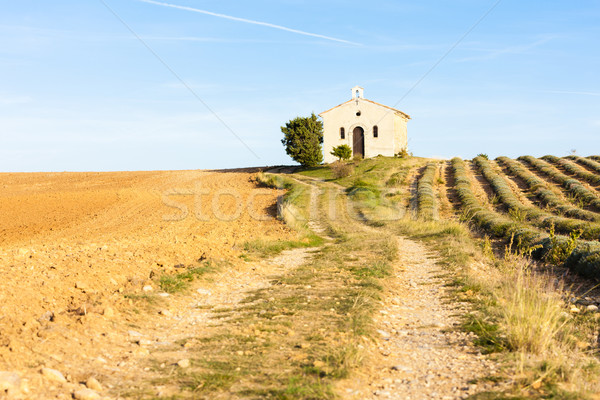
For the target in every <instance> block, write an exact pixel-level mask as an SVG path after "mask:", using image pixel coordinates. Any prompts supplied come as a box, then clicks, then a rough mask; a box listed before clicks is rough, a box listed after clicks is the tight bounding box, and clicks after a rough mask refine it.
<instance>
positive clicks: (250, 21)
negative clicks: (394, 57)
mask: <svg viewBox="0 0 600 400" xmlns="http://www.w3.org/2000/svg"><path fill="white" fill-rule="evenodd" d="M139 1H141V2H143V3H148V4H155V5H158V6H163V7H170V8H177V9H179V10H185V11H191V12H196V13H200V14H206V15H211V16H213V17H217V18H223V19H229V20H232V21H237V22H244V23H246V24H252V25H260V26H266V27H268V28H273V29H279V30H282V31H286V32H291V33H296V34H298V35H304V36H312V37H316V38H319V39H325V40H331V41H333V42H339V43H345V44H351V45H355V46H356V45H359V44H358V43H355V42H351V41H349V40H345V39H338V38H335V37H331V36H325V35H321V34H318V33H311V32H306V31H301V30H299V29H293V28H288V27H285V26H282V25H276V24H271V23H269V22H261V21H255V20H252V19H246V18H239V17H234V16H231V15H226V14H219V13H214V12H212V11H206V10H201V9H199V8H192V7H185V6H179V5H176V4H170V3H162V2H159V1H154V0H139Z"/></svg>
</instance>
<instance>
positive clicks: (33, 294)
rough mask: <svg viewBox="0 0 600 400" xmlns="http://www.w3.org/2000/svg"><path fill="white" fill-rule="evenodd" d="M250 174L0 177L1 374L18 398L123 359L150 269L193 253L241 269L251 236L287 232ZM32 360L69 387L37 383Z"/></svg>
mask: <svg viewBox="0 0 600 400" xmlns="http://www.w3.org/2000/svg"><path fill="white" fill-rule="evenodd" d="M251 178H252V173H250V172H241V171H227V172H210V171H162V172H161V171H155V172H115V173H36V174H0V187H2V191H1V192H0V210H1V211H2V212H1V213H0V276H1V282H2V287H1V291H0V371H13V372H17V373H18V374H19V375H20V376H21V377H22V378H24V383H23V387H24V388H25V394H24V395H23V396H25V398H57V397H58V398H60V397H65V396H66V397H68V398H70V396H71V394H70V392H69V390H73V389H76V387H77V385H78V384H79V382H81V381H82V380H85V379H87V377H89V376H87V375H85V374H90V373H89V372H86V370H85V369H84V368H82V367H83V366H84V365H87V364H89V363H91V362H92V361H94V362H98V363H99V364H98V368H100V367H102V368H105V369H106V368H108V369H110V368H113V369H115V368H118V367H117V364H115V365H112V364H111V359H110V358H114V362H115V363H127V362H131V361H130V360H129V359H130V358H131V357H135V356H136V354H137V353H136V351H137V352H143V351H140V350H139V349H138V348H137V347H134V346H137V345H135V344H134V343H132V342H131V341H129V340H126V339H124V338H126V337H127V336H126V335H127V334H130V333H131V332H129V331H128V329H129V330H131V329H137V328H136V327H137V326H140V324H143V323H144V321H141V317H140V315H138V314H136V307H138V305H137V303H134V301H132V300H131V298H136V296H138V297H140V296H144V295H147V294H152V293H157V291H158V287H157V283H156V277H157V276H160V275H162V274H170V273H174V272H176V271H180V270H181V268H183V267H185V266H191V265H197V264H199V263H200V262H201V260H210V261H212V262H213V263H214V264H218V265H226V266H227V268H230V269H232V270H240V269H241V270H245V269H247V268H249V267H248V266H247V265H246V263H245V262H244V261H242V260H241V259H240V258H239V255H240V254H241V250H242V248H243V244H244V242H246V241H248V240H252V239H256V238H258V235H257V233H260V237H261V238H264V239H266V240H269V239H272V240H277V239H282V240H284V239H290V238H292V237H295V234H294V233H292V232H291V231H290V230H289V229H288V228H287V227H285V226H284V225H283V224H282V223H281V222H280V221H277V220H276V219H275V218H274V212H275V210H276V207H275V203H276V197H277V191H275V190H271V189H264V188H258V187H257V186H256V185H255V184H254V183H253V182H252V179H251ZM203 262H206V261H203ZM258 267H259V268H260V265H258ZM253 268H257V266H253ZM151 277H154V279H151ZM145 286H152V291H149V288H148V287H146V290H147V291H143V290H142V288H143V287H145ZM127 297H129V299H128V298H127ZM157 297H159V296H157ZM150 323H151V321H150ZM132 327H133V328H132ZM119 332H120V333H119ZM127 332H129V333H127ZM123 335H125V336H123ZM138 347H139V346H138ZM107 358H109V359H108V361H107ZM98 360H99V361H98ZM128 360H129V361H128ZM107 362H108V363H109V364H108V365H105V364H106V363H107ZM42 367H49V368H56V369H60V370H61V372H63V374H64V375H65V376H66V377H67V381H68V382H67V383H66V384H63V383H54V382H52V381H50V380H48V379H47V378H42V375H41V374H40V373H39V371H40V369H41V368H42ZM105 372H106V371H105ZM64 385H71V386H70V387H69V388H68V389H69V390H65V388H64V387H63V388H62V389H61V387H62V386H64Z"/></svg>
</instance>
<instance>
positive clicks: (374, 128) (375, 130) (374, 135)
mask: <svg viewBox="0 0 600 400" xmlns="http://www.w3.org/2000/svg"><path fill="white" fill-rule="evenodd" d="M373 137H379V128H378V127H377V125H375V126H374V127H373Z"/></svg>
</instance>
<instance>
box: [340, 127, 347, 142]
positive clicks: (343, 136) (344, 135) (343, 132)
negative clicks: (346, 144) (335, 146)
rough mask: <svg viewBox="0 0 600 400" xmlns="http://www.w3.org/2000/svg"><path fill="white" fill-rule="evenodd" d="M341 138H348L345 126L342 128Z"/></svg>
mask: <svg viewBox="0 0 600 400" xmlns="http://www.w3.org/2000/svg"><path fill="white" fill-rule="evenodd" d="M340 139H346V131H345V130H344V128H340Z"/></svg>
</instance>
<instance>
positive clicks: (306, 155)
mask: <svg viewBox="0 0 600 400" xmlns="http://www.w3.org/2000/svg"><path fill="white" fill-rule="evenodd" d="M281 132H283V136H284V137H283V139H281V143H282V144H283V145H284V146H285V152H286V153H287V154H288V155H289V156H290V157H292V158H293V159H294V160H295V161H297V162H299V163H300V164H302V165H303V166H305V167H314V166H316V165H319V164H320V163H322V162H323V151H322V150H321V143H323V122H321V121H319V120H318V119H317V116H316V115H315V113H312V114H311V116H310V117H306V118H304V117H296V118H294V119H292V120H290V121H288V122H286V124H285V126H282V127H281Z"/></svg>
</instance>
